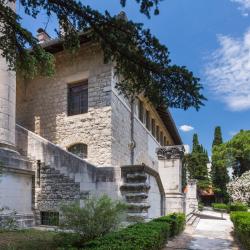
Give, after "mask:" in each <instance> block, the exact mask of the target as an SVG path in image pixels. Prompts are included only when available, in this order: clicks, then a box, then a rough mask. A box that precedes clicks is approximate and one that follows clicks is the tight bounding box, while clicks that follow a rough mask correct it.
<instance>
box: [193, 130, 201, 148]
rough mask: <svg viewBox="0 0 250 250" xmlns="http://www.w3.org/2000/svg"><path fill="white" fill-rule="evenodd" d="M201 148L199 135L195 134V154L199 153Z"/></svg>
mask: <svg viewBox="0 0 250 250" xmlns="http://www.w3.org/2000/svg"><path fill="white" fill-rule="evenodd" d="M199 148H200V144H199V139H198V135H197V134H194V135H193V152H197V151H199Z"/></svg>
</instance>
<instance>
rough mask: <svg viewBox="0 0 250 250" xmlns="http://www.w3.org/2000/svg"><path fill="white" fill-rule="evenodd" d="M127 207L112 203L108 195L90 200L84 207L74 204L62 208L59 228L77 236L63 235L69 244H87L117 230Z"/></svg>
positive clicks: (120, 203)
mask: <svg viewBox="0 0 250 250" xmlns="http://www.w3.org/2000/svg"><path fill="white" fill-rule="evenodd" d="M125 210H126V205H124V204H123V203H122V202H120V201H112V200H111V199H110V198H109V197H108V196H107V195H104V196H102V197H100V198H90V199H89V200H86V201H85V204H84V206H83V207H80V206H79V204H78V203H72V204H69V205H64V206H62V207H61V212H62V216H61V218H60V223H59V228H60V229H62V230H64V231H65V230H69V231H70V232H74V233H75V234H67V233H61V234H59V238H60V237H63V239H64V241H65V240H66V238H67V240H66V241H68V242H67V244H69V243H70V241H72V244H73V245H74V244H78V243H77V242H79V241H80V242H86V241H88V240H92V239H95V238H96V237H100V236H103V235H105V234H107V233H109V232H111V231H113V230H116V229H117V228H118V227H119V225H120V223H121V221H122V220H123V216H122V215H123V214H125V213H124V212H125Z"/></svg>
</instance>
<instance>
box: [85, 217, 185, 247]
mask: <svg viewBox="0 0 250 250" xmlns="http://www.w3.org/2000/svg"><path fill="white" fill-rule="evenodd" d="M184 226H185V215H183V214H171V215H168V216H164V217H161V218H157V219H155V220H152V221H150V222H148V223H138V224H135V225H132V226H129V227H127V228H125V229H123V230H121V231H118V232H114V233H110V234H108V235H106V236H103V237H101V238H98V239H96V240H93V241H91V242H89V243H87V244H86V245H84V248H83V249H85V250H156V249H161V248H162V247H163V245H164V243H165V242H166V241H167V239H168V238H169V237H172V236H174V235H176V234H178V233H180V232H181V231H182V230H183V229H184Z"/></svg>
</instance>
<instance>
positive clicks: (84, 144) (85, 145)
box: [67, 142, 88, 159]
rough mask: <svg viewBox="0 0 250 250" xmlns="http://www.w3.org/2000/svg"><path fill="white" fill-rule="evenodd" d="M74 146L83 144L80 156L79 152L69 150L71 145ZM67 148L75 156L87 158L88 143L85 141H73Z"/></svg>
mask: <svg viewBox="0 0 250 250" xmlns="http://www.w3.org/2000/svg"><path fill="white" fill-rule="evenodd" d="M76 146H83V152H81V154H82V156H81V155H80V154H76V153H74V152H73V150H72V151H71V149H72V148H73V147H76ZM84 149H86V151H84ZM67 150H68V151H69V152H70V153H71V154H73V155H76V156H77V157H79V158H81V159H87V158H88V144H86V143H82V142H78V143H74V144H72V145H70V146H69V147H68V148H67Z"/></svg>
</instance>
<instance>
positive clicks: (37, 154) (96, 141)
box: [0, 30, 184, 225]
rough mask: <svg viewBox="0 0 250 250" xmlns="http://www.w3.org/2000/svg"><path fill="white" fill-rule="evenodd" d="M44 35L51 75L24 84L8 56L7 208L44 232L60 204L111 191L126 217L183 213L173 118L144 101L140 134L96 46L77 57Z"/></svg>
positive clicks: (3, 77)
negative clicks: (53, 70) (53, 66)
mask: <svg viewBox="0 0 250 250" xmlns="http://www.w3.org/2000/svg"><path fill="white" fill-rule="evenodd" d="M38 37H39V39H41V42H43V44H42V46H44V48H45V49H46V50H47V51H49V52H51V53H53V54H54V55H55V59H56V73H55V75H54V76H53V77H51V78H46V77H37V78H35V79H32V80H27V79H23V78H22V77H21V75H19V74H17V76H16V75H15V72H9V71H8V70H7V65H6V62H5V59H4V58H0V118H1V119H0V163H1V165H2V167H3V176H2V177H1V182H0V206H8V207H10V208H11V209H16V210H17V212H18V216H19V217H18V218H19V221H20V223H23V225H33V224H34V223H36V224H44V225H46V224H48V223H49V221H50V218H51V217H55V216H58V208H59V206H60V204H62V203H64V202H70V201H76V200H77V201H80V203H81V204H82V203H84V200H85V199H88V197H89V196H91V195H95V196H99V195H101V194H103V193H106V194H108V195H109V196H111V197H112V198H113V199H123V200H124V201H126V202H128V203H129V204H130V208H129V212H128V220H134V219H138V218H140V219H150V218H154V217H159V216H161V215H164V214H166V213H168V212H173V211H184V196H183V193H182V187H181V174H182V169H181V167H182V164H181V159H182V156H183V153H184V147H183V146H182V141H181V138H180V136H179V133H178V131H177V128H176V126H175V123H174V121H173V119H172V117H171V114H170V112H169V111H168V110H163V109H157V108H155V107H154V106H153V105H152V104H151V103H150V102H149V101H147V100H146V99H145V98H143V97H138V99H137V100H136V105H135V112H134V117H133V127H132V125H131V106H130V104H129V102H128V100H126V98H124V97H123V96H122V95H121V94H119V93H118V92H117V90H116V88H115V83H116V81H117V79H116V77H115V75H114V66H113V65H112V64H105V63H104V62H103V53H102V50H101V49H100V48H99V46H98V45H96V44H93V43H92V42H90V41H87V40H86V39H84V37H82V39H81V47H80V49H79V51H78V53H77V54H74V55H72V54H69V53H68V52H66V51H64V50H63V45H62V41H60V40H57V39H56V40H50V39H49V37H48V36H47V35H46V33H44V31H43V30H39V36H38ZM15 124H16V126H15ZM131 128H132V129H131ZM176 145H177V146H176ZM132 150H133V151H134V157H133V158H134V159H132V158H131V152H132Z"/></svg>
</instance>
